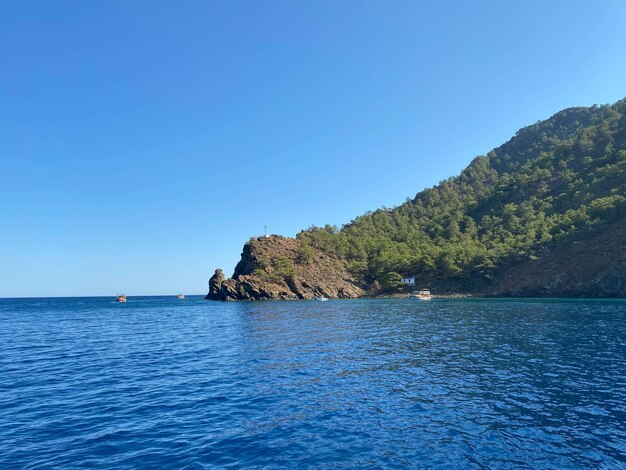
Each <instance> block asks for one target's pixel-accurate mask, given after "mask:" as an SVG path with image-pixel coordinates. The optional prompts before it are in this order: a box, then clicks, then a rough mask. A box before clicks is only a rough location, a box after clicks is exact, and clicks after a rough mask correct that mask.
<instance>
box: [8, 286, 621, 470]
mask: <svg viewBox="0 0 626 470" xmlns="http://www.w3.org/2000/svg"><path fill="white" fill-rule="evenodd" d="M215 466H231V467H255V466H256V467H298V468H301V467H305V468H306V467H316V468H335V467H340V468H341V467H403V466H407V467H427V468H432V467H439V468H451V467H453V468H468V467H470V468H471V467H474V468H482V467H489V468H564V467H567V468H572V467H574V468H577V467H593V468H598V467H599V468H607V469H613V468H618V467H621V468H624V467H625V466H626V302H624V301H501V300H465V301H460V300H454V301H453V300H450V301H446V300H436V301H431V302H420V301H413V300H356V301H345V300H343V301H342V300H338V301H329V302H323V303H322V302H314V301H299V302H258V303H213V302H207V301H203V300H201V299H199V298H195V299H194V298H188V299H185V300H178V299H176V298H166V297H144V298H141V297H139V298H129V301H128V302H127V303H126V304H116V303H115V302H111V299H105V298H90V299H85V298H81V299H27V300H9V299H6V300H0V468H3V469H4V468H77V467H82V468H209V467H215Z"/></svg>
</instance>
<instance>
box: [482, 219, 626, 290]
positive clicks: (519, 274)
mask: <svg viewBox="0 0 626 470" xmlns="http://www.w3.org/2000/svg"><path fill="white" fill-rule="evenodd" d="M485 293H486V294H491V295H498V296H513V297H626V221H622V222H618V223H614V224H610V225H607V226H606V227H605V228H604V230H601V231H598V232H596V233H594V234H592V235H591V236H587V237H572V238H571V239H569V240H566V241H564V242H562V243H559V244H552V245H551V246H549V247H548V249H547V250H545V252H543V253H541V254H540V256H539V257H538V258H537V259H534V260H526V261H523V262H518V263H514V264H511V265H508V266H505V267H503V269H502V271H501V272H500V274H499V276H498V281H497V283H496V284H495V285H494V286H493V287H491V288H489V287H487V288H485Z"/></svg>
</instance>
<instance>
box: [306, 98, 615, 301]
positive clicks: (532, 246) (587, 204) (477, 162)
mask: <svg viewBox="0 0 626 470" xmlns="http://www.w3.org/2000/svg"><path fill="white" fill-rule="evenodd" d="M625 218H626V100H622V101H619V102H617V103H616V104H614V105H610V106H609V105H606V106H593V107H590V108H571V109H566V110H564V111H561V112H559V113H557V114H556V115H554V116H553V117H551V118H550V119H548V120H546V121H542V122H538V123H537V124H534V125H531V126H528V127H525V128H523V129H521V130H520V131H519V132H518V133H517V134H516V135H515V136H514V137H513V138H512V139H511V140H510V141H508V142H507V143H505V144H504V145H502V146H500V147H498V148H496V149H494V150H492V151H491V152H489V153H488V154H487V155H486V156H480V157H477V158H475V159H474V160H473V161H472V162H471V164H470V165H469V166H468V167H467V168H466V169H465V170H464V171H463V172H462V173H461V174H460V175H459V176H456V177H452V178H449V179H448V180H446V181H443V182H441V183H440V184H439V185H437V186H435V187H433V188H430V189H427V190H424V191H421V192H419V193H418V194H417V195H416V196H415V198H413V199H412V200H407V201H406V202H405V203H404V204H402V205H400V206H398V207H395V208H393V209H387V208H383V209H379V210H376V211H374V212H370V213H367V214H365V215H363V216H361V217H358V218H357V219H355V220H354V221H352V222H350V223H349V224H347V225H345V226H344V227H342V228H341V229H340V230H338V229H337V228H336V227H332V226H326V227H323V228H320V227H312V228H310V229H308V230H304V231H302V232H300V233H299V234H298V236H297V238H298V240H300V241H301V243H302V244H303V246H305V247H306V246H310V247H311V248H312V249H319V250H321V251H322V252H324V253H328V254H330V255H332V256H337V257H341V258H342V259H345V260H346V261H347V263H348V269H349V271H350V272H352V273H353V274H354V275H355V276H356V277H357V278H358V279H360V280H361V282H362V283H363V285H364V286H368V287H369V288H370V289H374V290H376V289H379V288H382V289H383V290H385V289H393V288H394V287H395V286H397V285H398V283H399V278H400V275H415V276H417V278H418V281H420V282H422V283H429V282H430V283H439V284H441V285H446V284H445V282H448V284H447V285H451V286H455V289H457V290H458V289H461V290H470V291H471V290H476V289H478V290H485V289H487V290H488V289H489V286H490V285H495V284H496V283H497V282H499V281H500V280H501V279H500V278H501V276H502V273H504V272H506V268H507V267H508V266H512V265H516V264H519V263H526V262H528V263H533V262H537V263H539V262H540V261H541V260H542V258H543V257H550V256H553V255H552V254H551V253H554V252H555V250H559V247H561V251H563V249H562V247H565V246H570V245H571V244H572V243H576V240H580V241H582V242H584V241H585V240H587V241H588V242H589V243H591V240H593V238H594V237H596V236H598V235H599V234H601V233H602V231H603V230H604V231H607V233H609V232H610V233H614V237H617V238H618V240H611V242H612V243H613V245H611V246H617V249H620V247H623V246H624V245H623V238H624V233H623V229H622V228H621V227H623V225H620V224H621V222H622V221H623V220H624V219H625ZM616 227H617V228H616ZM620 237H621V240H620V239H619V238H620ZM607 243H608V242H607ZM615 243H617V245H615ZM597 249H601V247H594V246H592V245H589V246H588V247H587V249H586V252H588V253H590V255H593V252H594V250H597ZM569 262H573V263H584V262H585V261H584V260H583V259H577V260H569ZM442 283H443V284H442Z"/></svg>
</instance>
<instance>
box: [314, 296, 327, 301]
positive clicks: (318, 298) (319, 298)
mask: <svg viewBox="0 0 626 470" xmlns="http://www.w3.org/2000/svg"><path fill="white" fill-rule="evenodd" d="M315 300H317V301H318V302H326V301H327V300H328V299H327V298H326V297H324V296H323V295H322V296H321V297H315Z"/></svg>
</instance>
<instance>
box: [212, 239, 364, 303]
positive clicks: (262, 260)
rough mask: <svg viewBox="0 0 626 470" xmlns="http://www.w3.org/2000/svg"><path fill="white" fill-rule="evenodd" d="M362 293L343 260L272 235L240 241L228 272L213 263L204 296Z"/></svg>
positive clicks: (289, 296) (249, 297)
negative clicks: (237, 256) (238, 253)
mask: <svg viewBox="0 0 626 470" xmlns="http://www.w3.org/2000/svg"><path fill="white" fill-rule="evenodd" d="M364 294H365V290H364V289H363V287H362V286H361V285H360V283H359V281H358V279H357V278H356V277H355V276H354V275H352V274H350V273H349V272H348V270H347V262H346V261H345V260H343V259H341V258H339V257H336V256H332V255H329V254H326V253H323V252H321V251H320V250H316V249H314V248H311V247H310V246H308V245H306V244H304V243H303V242H301V241H300V240H297V239H294V238H286V237H281V236H278V235H271V236H268V237H259V238H254V239H251V240H250V241H249V242H248V243H246V244H245V245H244V247H243V252H242V254H241V260H240V261H239V263H238V264H237V266H236V267H235V272H234V274H233V276H232V278H228V279H226V278H225V276H224V273H223V271H222V270H221V269H217V270H216V271H215V274H213V276H212V277H211V279H210V280H209V293H208V294H207V296H206V297H205V298H206V299H208V300H289V299H292V300H295V299H312V298H315V297H327V298H357V297H361V296H363V295H364Z"/></svg>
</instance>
